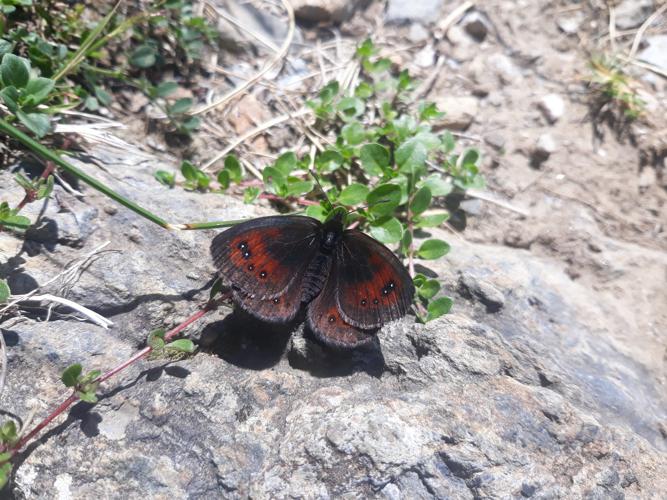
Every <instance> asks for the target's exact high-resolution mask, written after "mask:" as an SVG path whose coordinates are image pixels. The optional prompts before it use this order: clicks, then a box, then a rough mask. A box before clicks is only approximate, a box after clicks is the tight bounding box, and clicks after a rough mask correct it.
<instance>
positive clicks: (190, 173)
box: [181, 160, 198, 182]
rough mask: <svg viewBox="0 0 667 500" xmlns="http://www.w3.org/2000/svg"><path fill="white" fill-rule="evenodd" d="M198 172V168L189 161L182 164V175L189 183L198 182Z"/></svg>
mask: <svg viewBox="0 0 667 500" xmlns="http://www.w3.org/2000/svg"><path fill="white" fill-rule="evenodd" d="M197 170H198V169H197V167H195V166H194V165H193V164H192V163H190V162H189V161H187V160H183V162H182V163H181V174H183V177H185V179H186V180H188V181H191V182H197Z"/></svg>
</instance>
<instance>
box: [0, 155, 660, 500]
mask: <svg viewBox="0 0 667 500" xmlns="http://www.w3.org/2000/svg"><path fill="white" fill-rule="evenodd" d="M99 159H100V160H101V161H104V164H105V165H106V166H107V167H108V169H109V171H111V172H114V173H115V174H116V175H117V176H119V178H118V179H114V178H112V177H111V176H108V175H107V174H104V173H103V172H101V171H97V172H94V173H95V174H96V175H98V176H100V177H102V178H104V179H105V180H106V182H108V183H110V184H111V185H114V186H115V187H116V188H119V189H121V190H123V191H125V192H126V194H128V195H130V196H133V197H137V196H140V194H141V199H143V200H150V204H151V205H152V206H153V207H159V208H160V209H161V210H162V213H163V215H164V216H165V217H166V218H168V219H169V220H177V219H178V221H184V220H190V219H193V218H200V217H199V215H200V214H202V213H206V214H209V216H210V217H211V218H223V219H227V218H238V217H241V216H247V215H248V207H246V206H243V205H242V204H241V203H240V202H238V201H236V200H234V199H232V198H229V197H226V196H220V195H215V194H210V195H203V194H190V193H184V192H180V191H178V192H176V191H171V192H170V191H166V190H165V189H164V188H163V187H161V186H159V185H158V184H157V183H155V182H154V181H153V180H152V178H151V175H150V173H151V171H152V168H154V165H153V164H152V163H151V162H148V163H137V164H136V165H134V166H129V167H128V165H127V164H125V168H123V169H120V168H116V167H115V166H116V165H118V166H119V165H120V163H119V162H120V161H121V158H120V157H115V158H114V157H110V156H109V155H108V154H105V155H102V156H100V157H99ZM123 161H127V159H126V158H124V159H123ZM83 168H85V169H86V170H88V171H91V168H90V167H89V166H83ZM91 173H92V172H91ZM130 180H131V181H132V183H131V184H130V183H129V181H130ZM82 189H83V190H84V192H85V193H86V194H87V197H86V203H88V204H90V205H91V206H97V207H99V209H98V210H97V212H96V216H95V217H93V218H92V219H91V220H90V221H89V224H90V225H91V226H92V227H93V228H94V231H90V233H89V234H88V237H87V238H86V239H84V241H83V249H80V250H77V251H81V252H85V251H87V250H90V249H91V248H93V247H94V246H96V245H98V244H99V243H100V242H101V241H103V240H105V239H110V240H112V244H111V246H110V248H109V252H108V253H106V254H104V255H103V258H97V259H96V260H94V261H92V262H91V263H90V265H89V266H88V267H87V269H86V271H85V272H83V273H82V274H81V276H80V277H79V279H78V281H76V282H74V283H70V284H69V297H70V298H73V299H76V300H77V301H79V302H81V303H82V304H85V305H87V306H89V307H91V308H93V309H95V310H97V311H98V312H100V313H102V314H105V315H107V316H110V317H111V318H112V319H113V320H114V321H115V322H116V325H115V326H114V327H113V328H112V329H111V330H103V329H101V328H100V327H97V326H93V325H90V324H88V323H80V322H77V321H73V320H72V319H69V320H68V319H67V317H63V316H61V315H58V314H56V315H55V316H54V317H52V321H50V322H39V321H35V319H36V318H37V317H38V316H37V317H35V316H33V319H30V318H26V319H25V320H24V321H20V322H14V323H13V324H11V325H10V326H5V328H4V329H3V334H4V336H5V340H6V342H7V344H8V346H9V367H10V371H9V376H8V387H7V388H6V392H5V398H4V404H3V406H4V407H5V408H6V409H7V411H9V412H10V413H11V414H14V415H17V416H24V415H27V414H29V413H30V411H31V410H37V412H38V415H42V414H44V413H45V412H46V411H47V409H48V408H50V407H53V406H54V404H56V403H57V401H59V399H60V398H61V397H62V390H61V389H60V386H59V384H58V379H59V373H60V371H61V370H62V369H63V368H64V367H65V366H67V365H69V364H71V363H74V362H81V363H83V364H84V365H85V366H86V368H89V369H93V368H100V369H104V368H108V367H111V366H113V365H115V364H117V363H119V362H120V361H122V360H123V359H125V358H126V357H128V356H129V355H130V354H131V353H132V352H133V351H134V350H135V349H136V347H137V346H138V345H140V344H141V342H142V339H143V338H144V337H145V335H146V333H147V332H148V331H150V330H151V329H152V328H155V327H157V326H162V325H164V324H167V325H171V324H174V323H176V322H177V321H179V320H180V319H182V318H183V317H184V316H185V315H187V314H189V313H191V312H192V311H194V310H195V309H196V307H197V304H198V303H200V302H201V301H203V300H205V297H206V291H205V290H202V288H204V287H205V285H206V283H207V281H208V280H209V279H210V277H211V276H212V274H213V269H212V266H211V264H210V262H209V257H208V250H207V248H208V241H209V239H210V236H211V234H212V232H190V233H176V234H172V233H167V232H165V231H164V230H161V229H159V228H156V227H153V226H152V225H150V224H149V223H148V222H145V221H143V220H140V219H138V218H137V217H136V216H134V215H132V214H130V213H128V212H127V211H126V210H124V209H122V208H120V209H118V210H109V209H107V210H105V209H104V207H105V206H107V205H108V204H109V202H108V201H106V200H105V199H103V198H102V197H100V196H98V195H97V194H95V193H92V192H91V191H90V190H89V189H86V188H85V187H83V188H82ZM61 195H62V196H65V195H64V194H61ZM172 196H177V198H178V200H179V204H178V210H175V209H172V208H169V204H170V202H169V199H170V198H171V197H172ZM253 210H255V209H253ZM11 238H12V237H11V236H8V235H6V234H3V235H1V236H0V242H2V246H1V247H0V248H2V249H4V252H5V253H6V252H7V251H8V250H9V249H10V248H14V247H15V246H14V247H12V241H13V240H11ZM10 240H11V241H10ZM31 245H40V246H39V247H34V248H33V250H34V251H33V253H32V254H31V255H32V256H30V257H28V256H24V263H23V266H22V270H21V272H22V273H24V274H28V275H30V276H31V277H32V278H33V279H34V280H35V281H36V282H44V281H46V279H47V278H48V277H50V276H52V275H53V274H55V273H57V272H58V270H59V268H60V267H61V266H62V265H63V263H64V262H66V261H67V260H68V259H70V258H71V256H72V252H73V249H72V247H70V246H67V245H66V244H65V243H63V242H54V243H53V245H52V246H50V247H49V246H41V245H44V244H43V242H41V241H39V242H33V241H32V240H29V241H27V242H26V243H25V244H24V247H29V246H31ZM418 265H420V266H428V268H423V267H420V269H423V270H424V271H425V272H427V273H433V272H435V273H437V274H438V275H439V276H440V277H441V279H443V280H444V282H445V283H448V284H449V285H448V288H449V290H448V293H450V294H451V295H453V296H458V299H457V303H456V309H455V311H456V312H455V313H454V314H451V315H449V316H447V317H445V318H443V319H440V320H437V321H435V322H432V323H429V324H427V325H418V324H415V323H414V319H411V318H404V319H403V320H402V321H400V322H397V323H394V324H391V325H388V326H387V327H386V328H384V329H383V331H382V332H381V334H380V336H379V338H378V342H377V343H376V344H374V345H373V346H372V347H371V348H369V349H366V350H362V351H356V352H336V351H331V350H328V349H325V348H323V347H321V346H320V345H319V344H317V343H315V342H314V341H313V340H312V339H311V338H310V336H309V334H308V332H304V331H303V329H302V327H300V326H298V325H294V326H292V327H285V328H275V327H270V326H268V327H267V325H262V324H260V323H257V322H255V321H253V320H251V319H250V318H248V317H247V316H244V315H242V314H240V313H232V314H229V310H228V309H226V308H223V309H222V310H220V311H218V312H216V313H214V314H213V315H211V317H209V318H208V319H207V320H206V321H204V322H203V323H202V324H200V325H199V326H197V327H195V328H193V330H194V331H193V332H192V333H193V335H194V336H195V337H196V338H197V337H199V336H201V337H202V342H203V344H205V346H204V347H203V348H202V350H201V351H200V352H199V353H198V354H197V355H195V356H194V357H193V358H191V359H188V360H183V361H178V362H165V361H159V360H156V361H144V362H141V363H139V364H138V365H136V366H133V367H131V368H130V369H128V370H127V371H126V372H123V373H122V374H121V375H120V376H118V377H117V378H115V379H112V380H111V381H110V382H109V383H108V384H107V385H105V386H104V388H103V390H102V391H101V394H102V396H101V400H100V403H99V404H98V405H96V406H94V407H91V405H88V404H86V403H79V404H77V405H76V406H75V407H73V408H72V410H71V411H70V412H69V416H68V418H67V420H65V421H64V422H62V423H59V424H57V425H56V426H54V427H52V428H51V429H50V430H49V431H48V432H46V433H45V434H44V436H43V438H42V439H40V440H39V441H37V442H35V443H33V444H32V445H30V446H28V448H27V449H26V451H25V453H24V454H22V455H21V457H20V460H19V464H18V466H17V468H16V472H15V476H14V482H13V486H12V490H11V491H12V494H13V495H15V496H16V497H17V498H30V497H39V496H43V495H45V494H47V492H52V491H54V490H57V491H59V492H60V494H61V495H63V496H65V497H71V498H87V497H91V496H100V495H102V496H103V495H104V494H106V493H108V491H110V490H109V488H112V489H113V491H114V494H116V495H119V496H127V497H128V498H138V494H137V492H139V491H141V492H143V493H142V495H143V496H145V495H149V496H159V495H169V496H188V497H191V498H205V497H210V496H218V495H224V496H226V497H230V498H245V497H248V496H252V497H255V498H276V497H288V496H301V497H307V498H315V497H317V498H330V497H340V496H345V495H350V494H351V495H353V496H361V497H369V496H378V497H389V498H403V497H409V498H449V497H455V498H479V497H486V496H490V497H505V498H506V497H518V496H526V495H533V496H536V497H542V498H546V497H551V498H553V497H566V496H575V497H584V496H589V497H590V496H592V497H598V498H603V497H620V496H623V495H625V496H629V497H638V496H648V495H650V493H651V492H655V491H661V490H664V489H665V488H667V479H666V478H665V476H664V474H662V473H661V472H660V470H661V467H663V468H664V465H665V460H666V455H665V451H664V450H665V448H666V447H665V442H664V437H663V436H661V434H660V425H661V423H663V422H664V420H665V397H664V394H660V393H658V392H656V388H655V387H654V385H653V384H652V382H651V380H650V379H647V378H646V377H645V376H644V371H643V369H642V367H641V366H640V365H638V364H636V363H634V362H632V361H630V360H629V359H628V358H626V357H624V356H623V355H621V354H619V353H618V352H617V351H616V350H615V349H614V347H613V346H612V345H611V344H610V343H609V342H608V340H607V339H605V338H604V337H600V336H599V335H598V334H597V331H598V329H599V328H600V324H599V323H598V322H599V321H600V318H601V316H602V315H604V314H607V312H606V311H605V310H604V308H605V307H606V304H605V303H602V304H600V305H599V306H597V308H596V307H593V308H591V306H590V304H591V303H592V301H591V300H590V299H589V298H588V297H587V296H588V295H589V294H590V293H592V292H591V291H590V290H588V289H586V288H585V287H582V286H580V285H578V284H576V283H573V282H572V281H571V280H570V278H569V277H568V276H567V275H566V274H565V273H564V272H563V270H562V269H559V268H558V267H557V266H553V265H551V264H548V263H546V262H544V261H542V260H540V259H536V258H535V257H532V256H531V255H530V254H529V253H528V252H520V251H517V250H515V249H511V248H503V247H494V246H487V245H477V244H470V245H468V246H465V247H461V246H459V247H458V248H457V247H455V250H454V252H453V253H452V254H451V255H450V256H448V257H447V259H446V260H444V261H443V262H441V263H439V264H438V263H435V264H434V263H433V262H423V263H419V264H418ZM457 283H458V285H457ZM61 314H62V311H61ZM609 320H610V321H611V320H613V318H609ZM292 330H295V331H292ZM204 339H207V340H206V341H205V342H204ZM26 373H35V374H37V377H36V379H32V378H30V379H28V378H26V375H25V374H26ZM7 395H19V396H18V397H16V396H12V397H9V398H7ZM661 450H662V451H661ZM105 492H106V493H105Z"/></svg>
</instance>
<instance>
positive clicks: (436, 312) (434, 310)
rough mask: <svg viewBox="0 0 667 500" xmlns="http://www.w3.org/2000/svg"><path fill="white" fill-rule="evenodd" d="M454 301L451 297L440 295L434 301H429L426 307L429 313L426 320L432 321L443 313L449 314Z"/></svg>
mask: <svg viewBox="0 0 667 500" xmlns="http://www.w3.org/2000/svg"><path fill="white" fill-rule="evenodd" d="M453 303H454V301H453V300H452V299H451V298H449V297H440V298H438V299H435V300H434V301H432V302H429V304H428V306H427V307H426V311H427V313H428V314H427V315H426V321H432V320H434V319H436V318H439V317H440V316H442V315H443V314H447V313H448V312H449V311H450V310H451V308H452V304H453Z"/></svg>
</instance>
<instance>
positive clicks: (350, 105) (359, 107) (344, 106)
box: [336, 97, 365, 118]
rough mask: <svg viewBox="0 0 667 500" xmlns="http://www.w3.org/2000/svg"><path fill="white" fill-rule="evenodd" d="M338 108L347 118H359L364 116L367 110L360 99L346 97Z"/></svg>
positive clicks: (339, 103)
mask: <svg viewBox="0 0 667 500" xmlns="http://www.w3.org/2000/svg"><path fill="white" fill-rule="evenodd" d="M336 107H337V109H338V111H340V112H341V113H342V114H343V116H344V117H346V118H354V117H356V116H359V115H361V114H363V112H364V109H365V105H364V101H362V100H361V99H359V98H358V97H344V98H343V99H341V100H340V101H339V102H338V105H337V106H336Z"/></svg>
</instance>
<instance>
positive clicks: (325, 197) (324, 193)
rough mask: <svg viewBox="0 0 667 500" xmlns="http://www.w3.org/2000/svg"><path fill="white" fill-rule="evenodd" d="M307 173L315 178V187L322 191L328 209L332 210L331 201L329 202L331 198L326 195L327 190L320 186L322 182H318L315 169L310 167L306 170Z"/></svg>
mask: <svg viewBox="0 0 667 500" xmlns="http://www.w3.org/2000/svg"><path fill="white" fill-rule="evenodd" d="M308 173H309V174H310V175H311V176H312V177H313V179H315V184H317V187H318V188H319V190H320V192H321V193H322V196H324V199H325V200H326V202H327V205H328V206H327V208H328V209H329V210H333V203H331V200H330V199H329V197H328V196H327V192H326V191H325V190H324V188H323V187H322V184H320V179H319V178H318V176H317V174H316V173H315V171H314V170H312V169H311V170H309V171H308Z"/></svg>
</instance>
